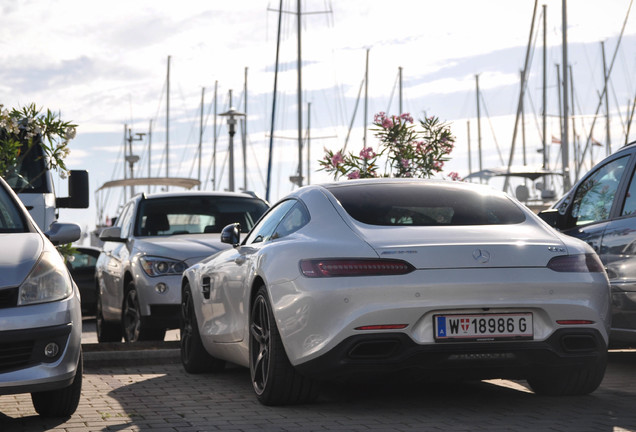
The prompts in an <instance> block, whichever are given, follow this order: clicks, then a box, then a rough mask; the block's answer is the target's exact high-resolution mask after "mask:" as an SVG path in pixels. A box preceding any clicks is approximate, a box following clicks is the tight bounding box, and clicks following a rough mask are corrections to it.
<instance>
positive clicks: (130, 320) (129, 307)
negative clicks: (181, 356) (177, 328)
mask: <svg viewBox="0 0 636 432" xmlns="http://www.w3.org/2000/svg"><path fill="white" fill-rule="evenodd" d="M121 321H122V326H123V328H124V341H125V342H138V341H143V340H157V341H161V340H163V338H164V337H165V335H166V330H165V329H156V328H145V327H144V326H143V321H142V317H141V308H140V307H139V296H138V294H137V290H136V289H135V285H134V284H133V283H132V282H131V283H130V284H129V285H128V291H127V292H126V298H125V299H124V307H123V310H122V320H121Z"/></svg>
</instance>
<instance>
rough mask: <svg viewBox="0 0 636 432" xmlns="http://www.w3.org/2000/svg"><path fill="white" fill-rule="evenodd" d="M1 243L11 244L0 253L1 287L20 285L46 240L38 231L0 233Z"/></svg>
mask: <svg viewBox="0 0 636 432" xmlns="http://www.w3.org/2000/svg"><path fill="white" fill-rule="evenodd" d="M0 244H4V245H10V247H8V248H5V249H4V252H1V253H0V275H1V276H0V288H9V287H17V286H19V285H20V284H21V283H22V282H23V281H24V279H26V277H27V276H28V275H29V272H30V271H31V269H32V268H33V266H34V265H35V263H36V261H37V260H38V258H39V257H40V254H41V253H42V248H43V247H44V246H43V245H44V242H43V241H42V237H41V236H40V235H39V234H37V233H18V234H14V233H11V234H0Z"/></svg>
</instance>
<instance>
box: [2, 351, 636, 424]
mask: <svg viewBox="0 0 636 432" xmlns="http://www.w3.org/2000/svg"><path fill="white" fill-rule="evenodd" d="M148 360H149V358H147V359H146V360H145V361H144V360H139V364H137V365H132V366H120V365H118V362H116V361H113V360H112V359H107V360H106V361H104V360H102V361H99V360H97V359H93V360H89V361H87V362H86V365H85V373H84V383H83V391H82V399H81V401H80V406H79V408H78V410H77V412H76V413H75V414H74V415H73V416H72V417H71V418H69V419H58V420H44V419H41V418H39V417H38V416H37V415H36V414H35V411H34V410H33V407H32V404H31V400H30V397H29V395H5V396H0V431H2V432H14V431H15V432H22V431H29V432H30V431H59V432H62V431H64V432H80V431H147V430H152V431H160V432H161V431H166V432H174V431H183V432H185V431H188V432H189V431H237V432H238V431H240V432H252V431H310V432H311V431H323V432H324V431H354V432H357V431H387V432H391V431H411V432H412V431H456V432H460V431H461V432H463V431H576V432H586V431H589V432H598V431H600V432H622V431H636V351H630V352H612V353H611V355H610V362H609V366H608V370H607V373H606V377H605V380H604V381H603V383H602V385H601V387H600V388H599V389H598V390H597V391H596V392H594V393H593V394H591V395H588V396H581V397H538V396H535V395H534V394H532V393H531V392H529V391H528V390H527V389H526V388H525V387H524V386H523V382H513V381H503V380H494V381H487V382H474V383H453V384H434V385H432V384H421V383H420V384H418V383H411V384H384V385H378V384H374V383H372V382H370V383H369V384H368V385H365V386H360V385H357V386H345V385H328V386H325V388H324V389H323V392H322V393H321V396H320V397H319V399H318V400H317V401H316V402H315V403H313V404H310V405H302V406H291V407H265V406H262V405H260V404H259V403H258V402H257V401H256V399H255V397H254V395H253V393H252V389H251V385H250V382H249V372H248V371H247V370H246V369H243V368H238V367H231V368H228V369H226V370H225V371H224V372H222V373H218V374H204V375H190V374H187V373H186V372H185V371H184V370H183V368H182V367H181V365H180V364H179V363H178V361H177V360H176V357H166V358H160V359H158V361H154V362H153V361H148ZM150 360H152V359H150Z"/></svg>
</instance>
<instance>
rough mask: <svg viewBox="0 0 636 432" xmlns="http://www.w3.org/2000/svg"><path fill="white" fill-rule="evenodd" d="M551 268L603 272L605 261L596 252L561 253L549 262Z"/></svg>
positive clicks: (568, 270) (564, 270) (566, 270)
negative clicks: (579, 253)
mask: <svg viewBox="0 0 636 432" xmlns="http://www.w3.org/2000/svg"><path fill="white" fill-rule="evenodd" d="M547 267H548V268H549V269H550V270H554V271H557V272H582V273H588V272H589V273H602V272H603V271H605V270H604V268H603V263H602V262H601V260H600V259H599V257H598V255H596V254H584V255H583V254H581V255H560V256H555V257H554V258H552V259H551V260H550V261H549V262H548V266H547Z"/></svg>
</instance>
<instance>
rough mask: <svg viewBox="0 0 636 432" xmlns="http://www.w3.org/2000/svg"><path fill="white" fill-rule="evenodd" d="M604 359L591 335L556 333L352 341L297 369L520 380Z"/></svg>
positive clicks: (601, 345) (384, 336)
mask: <svg viewBox="0 0 636 432" xmlns="http://www.w3.org/2000/svg"><path fill="white" fill-rule="evenodd" d="M606 355H607V345H606V343H605V340H604V338H603V337H602V335H601V334H600V332H598V331H597V330H596V329H587V328H581V329H574V328H568V329H560V330H557V331H556V332H555V333H554V334H553V335H552V336H550V337H549V338H547V339H545V340H542V341H519V342H516V341H512V342H469V343H466V342H461V343H458V342H444V343H435V344H425V345H421V344H417V343H416V342H414V341H413V340H412V339H411V338H410V337H409V336H408V335H407V334H405V333H374V334H369V335H363V334H361V335H357V336H351V337H349V338H347V339H345V340H344V341H342V342H341V343H340V344H338V345H337V346H336V347H335V348H333V349H332V350H330V351H329V352H327V353H325V354H324V355H322V356H320V357H317V358H315V359H313V360H309V361H307V362H305V363H302V364H299V365H297V366H296V368H297V369H298V370H299V372H301V373H302V374H305V375H307V376H312V377H316V378H320V379H345V378H346V379H356V378H368V377H370V376H376V377H377V376H378V375H394V374H409V373H414V374H416V375H417V376H418V377H421V378H428V379H448V378H455V379H458V378H460V379H491V378H506V379H524V378H527V377H529V376H532V374H533V373H534V372H535V371H545V370H547V369H561V368H571V367H581V366H584V365H591V364H595V363H597V362H598V360H599V359H600V358H602V357H604V356H606Z"/></svg>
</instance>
